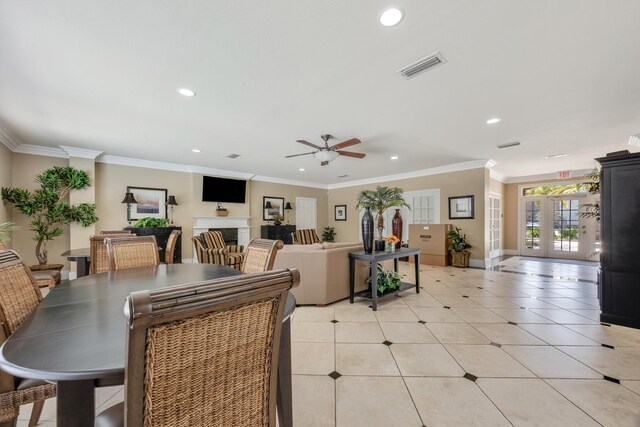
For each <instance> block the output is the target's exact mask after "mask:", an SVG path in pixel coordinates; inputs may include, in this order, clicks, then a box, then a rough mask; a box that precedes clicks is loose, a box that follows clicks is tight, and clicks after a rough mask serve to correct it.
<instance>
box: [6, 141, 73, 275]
mask: <svg viewBox="0 0 640 427" xmlns="http://www.w3.org/2000/svg"><path fill="white" fill-rule="evenodd" d="M68 164H69V162H68V160H67V159H58V158H56V157H45V156H33V155H30V154H19V153H13V167H12V174H11V177H12V178H11V181H12V183H11V186H12V187H14V188H15V187H19V188H26V189H28V190H35V189H37V188H39V187H40V186H39V185H38V184H37V183H36V182H35V178H36V175H38V174H39V173H42V172H44V171H45V170H47V169H49V168H51V167H53V166H67V165H68ZM13 222H15V223H16V225H18V226H20V230H19V231H16V232H14V233H13V242H12V243H13V249H15V250H16V252H18V254H20V256H21V257H22V259H24V261H25V262H26V263H27V265H32V264H37V263H38V259H37V258H36V254H35V249H36V242H35V240H33V237H34V233H33V231H31V230H30V229H29V223H30V222H31V220H30V219H29V218H28V217H26V216H25V215H23V214H21V213H18V212H15V211H14V213H13ZM60 227H61V228H62V230H63V234H62V236H60V237H56V238H55V239H53V240H52V241H50V242H49V243H48V244H47V253H48V262H49V264H64V265H65V268H66V269H68V267H69V263H68V262H67V259H66V258H64V257H62V256H60V254H62V253H63V252H64V251H66V250H68V249H69V226H68V225H62V226H60Z"/></svg>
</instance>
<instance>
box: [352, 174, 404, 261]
mask: <svg viewBox="0 0 640 427" xmlns="http://www.w3.org/2000/svg"><path fill="white" fill-rule="evenodd" d="M403 193H404V190H403V189H402V188H398V187H381V186H379V185H378V186H377V187H376V189H375V190H362V191H361V192H360V193H358V199H357V204H356V207H357V208H360V209H361V208H365V209H366V208H368V209H370V210H372V211H374V212H375V213H376V227H377V229H378V235H377V240H382V231H383V230H384V217H383V214H384V212H385V211H386V210H387V209H389V208H393V207H397V208H401V207H403V206H406V207H407V208H410V207H409V205H408V204H407V202H406V201H405V200H404V196H403V195H402V194H403ZM382 248H383V249H384V241H383V243H382Z"/></svg>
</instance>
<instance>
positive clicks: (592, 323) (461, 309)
mask: <svg viewBox="0 0 640 427" xmlns="http://www.w3.org/2000/svg"><path fill="white" fill-rule="evenodd" d="M402 264H403V263H401V270H402V271H403V272H404V271H406V273H407V277H406V278H405V280H410V279H411V278H412V276H413V273H412V270H411V269H412V266H410V265H402ZM501 265H502V267H500V266H498V268H497V269H496V270H498V271H495V270H478V269H457V268H451V267H448V268H439V267H430V266H423V267H422V272H421V285H422V292H421V293H420V294H415V292H414V291H406V292H403V293H402V294H401V295H400V296H398V297H396V296H391V297H389V298H387V299H384V300H382V301H381V304H380V306H379V309H378V311H377V312H375V313H374V312H373V311H371V309H370V308H369V307H368V302H366V301H364V300H362V299H358V300H357V301H356V303H355V304H353V305H351V304H349V303H348V301H340V302H338V303H335V304H332V305H330V306H328V307H322V308H319V307H298V308H297V309H296V313H295V315H294V319H293V325H292V341H293V344H292V359H293V360H292V365H293V366H292V370H293V374H294V377H293V395H294V397H293V398H294V425H295V426H296V427H304V426H340V427H355V426H367V427H369V426H371V427H373V426H385V427H389V426H403V427H405V426H418V427H419V426H423V425H424V426H510V425H513V426H545V427H546V426H562V427H570V426H581V427H582V426H598V425H605V426H616V427H617V426H640V330H635V329H630V328H624V327H620V326H615V325H613V326H607V325H601V324H600V322H599V321H598V313H599V310H598V300H597V298H596V286H595V284H594V281H595V271H596V267H595V264H593V263H574V262H571V263H567V264H564V263H560V262H548V261H538V262H536V261H535V260H532V259H530V258H528V259H521V258H518V257H516V258H512V259H509V260H507V261H506V262H505V263H504V264H502V263H501ZM501 270H509V271H517V273H514V272H504V271H501ZM578 278H579V279H580V280H576V279H578ZM447 307H448V308H447ZM122 397H123V396H122V387H112V388H104V389H99V390H97V395H96V406H97V407H98V410H101V409H104V408H107V407H109V406H111V405H112V404H113V403H115V402H117V401H119V400H121V399H122ZM29 411H30V408H29V407H28V406H26V407H24V410H22V411H21V415H20V419H19V422H18V426H22V425H24V426H26V425H27V422H26V419H27V418H28V415H29V413H30V412H29ZM41 419H42V421H41V424H40V425H44V426H53V425H54V422H55V401H54V400H53V399H52V400H50V401H49V402H47V404H46V405H45V409H44V411H43V414H42V418H41Z"/></svg>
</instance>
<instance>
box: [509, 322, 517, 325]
mask: <svg viewBox="0 0 640 427" xmlns="http://www.w3.org/2000/svg"><path fill="white" fill-rule="evenodd" d="M507 323H508V324H510V325H517V323H516V322H507Z"/></svg>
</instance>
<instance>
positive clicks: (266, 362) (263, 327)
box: [96, 269, 300, 427]
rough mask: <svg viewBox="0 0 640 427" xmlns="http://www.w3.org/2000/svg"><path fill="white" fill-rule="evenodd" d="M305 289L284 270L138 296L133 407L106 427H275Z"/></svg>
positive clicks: (133, 298)
mask: <svg viewBox="0 0 640 427" xmlns="http://www.w3.org/2000/svg"><path fill="white" fill-rule="evenodd" d="M299 282H300V274H299V272H298V270H296V269H291V270H288V269H283V270H273V271H268V272H263V273H256V274H247V275H239V276H234V277H227V278H224V279H218V280H213V281H208V282H203V283H197V284H188V285H178V286H172V287H168V288H164V289H157V290H152V291H139V292H133V293H132V294H131V295H129V296H128V297H127V300H126V302H125V317H126V322H127V328H126V330H127V336H126V344H125V348H126V355H127V356H126V367H125V386H124V388H125V396H124V402H122V403H120V404H116V405H115V406H112V407H110V408H108V409H106V410H105V411H104V412H102V413H101V414H99V415H98V417H96V427H115V426H123V425H127V426H143V425H145V426H175V425H188V426H190V427H211V426H231V425H233V426H239V427H242V426H246V427H249V426H251V427H253V426H265V427H266V426H269V427H275V425H276V386H277V378H278V357H279V348H280V336H281V331H282V322H283V318H284V309H285V303H286V300H287V294H288V292H289V290H290V289H291V288H292V287H295V286H297V285H298V284H299ZM125 414H126V415H125ZM125 416H126V422H125V421H124V417H125Z"/></svg>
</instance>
